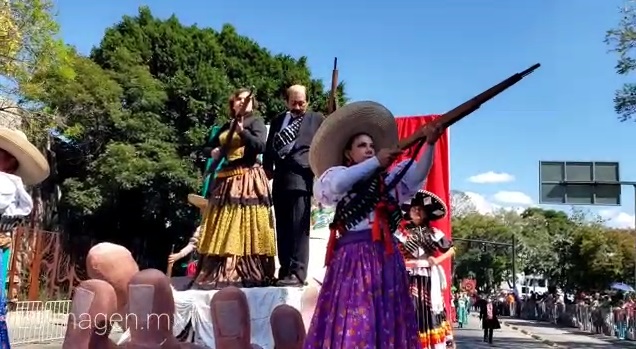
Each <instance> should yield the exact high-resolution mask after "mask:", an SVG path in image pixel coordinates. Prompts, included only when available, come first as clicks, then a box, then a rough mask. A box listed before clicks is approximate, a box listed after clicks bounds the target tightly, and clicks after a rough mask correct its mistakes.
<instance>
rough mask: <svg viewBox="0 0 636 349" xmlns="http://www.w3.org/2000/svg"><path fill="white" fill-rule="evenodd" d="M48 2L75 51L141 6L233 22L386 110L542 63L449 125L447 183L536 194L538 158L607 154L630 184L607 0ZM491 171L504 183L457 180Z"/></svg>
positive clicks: (421, 107)
mask: <svg viewBox="0 0 636 349" xmlns="http://www.w3.org/2000/svg"><path fill="white" fill-rule="evenodd" d="M56 3H57V6H58V11H59V20H60V23H61V25H62V35H63V37H64V39H65V40H66V41H67V42H68V43H70V44H72V45H75V46H76V47H78V48H79V50H80V51H81V52H84V53H87V52H89V50H90V48H91V47H92V46H95V45H97V44H98V43H99V41H100V39H101V37H102V35H103V33H104V30H105V28H106V27H108V26H110V25H112V24H113V23H115V22H117V21H119V20H120V18H121V16H122V15H125V14H131V15H134V14H135V13H136V12H137V8H138V7H139V6H141V5H148V6H150V8H151V9H152V11H153V13H154V14H155V15H156V16H159V17H168V16H170V15H171V14H173V13H174V14H176V15H177V16H178V18H179V19H180V20H181V21H182V22H183V23H185V24H195V23H196V24H198V25H199V26H206V27H212V28H216V29H220V27H221V26H222V24H223V23H231V24H233V25H234V26H235V27H236V28H237V30H238V31H239V32H240V33H241V34H243V35H247V36H250V37H252V38H253V39H255V40H256V41H258V42H259V43H260V44H261V45H263V46H265V47H267V48H269V49H270V50H271V51H273V52H284V53H288V54H291V55H293V56H297V57H298V56H301V55H304V56H307V57H308V58H309V63H310V66H311V69H312V72H313V73H314V74H315V75H316V76H318V77H322V78H323V79H324V80H325V81H327V82H328V81H329V79H330V74H331V67H332V60H333V57H334V56H337V57H338V61H339V69H340V78H341V79H342V80H344V81H346V83H347V91H348V94H349V97H351V98H352V99H353V100H361V99H371V100H376V101H379V102H381V103H383V104H385V105H386V106H387V107H389V109H391V110H392V111H393V112H394V113H395V114H396V115H421V114H431V113H441V112H444V111H446V110H448V109H450V108H452V107H454V106H455V105H456V104H458V103H460V102H463V101H464V100H465V99H467V98H469V97H471V96H473V95H474V94H476V93H478V92H481V91H482V90H483V89H485V88H487V87H490V86H491V85H493V84H494V83H496V82H499V81H500V80H502V79H503V78H505V77H507V76H509V75H511V74H512V73H515V72H518V71H520V70H523V69H525V68H527V67H529V66H530V65H532V64H534V63H536V62H540V63H541V64H542V67H541V69H539V70H538V71H536V72H535V73H534V74H532V75H531V76H530V77H528V78H527V79H524V80H523V81H522V82H521V83H519V84H518V85H516V86H514V87H513V88H512V89H510V90H508V91H506V92H505V93H504V94H502V95H500V96H499V97H498V98H497V99H495V100H493V101H491V102H489V103H488V104H487V105H485V106H483V107H482V108H481V109H480V110H479V111H477V112H476V113H474V114H473V115H471V116H470V117H469V118H468V119H466V120H463V121H462V122H461V123H459V124H457V125H456V126H453V128H452V130H451V163H452V166H451V173H452V179H451V180H452V182H451V184H452V187H453V188H455V189H459V190H463V191H468V192H470V193H472V194H471V195H473V196H474V197H475V198H476V199H477V200H478V201H483V202H484V205H488V204H490V205H495V206H499V205H501V206H510V205H516V204H517V203H515V202H514V201H527V200H528V198H527V197H529V198H530V199H531V200H532V201H533V202H536V201H537V200H538V194H539V190H538V188H539V185H538V162H539V161H540V160H582V161H591V160H594V161H619V162H621V167H622V170H621V175H622V178H623V179H624V180H636V162H634V161H633V159H632V157H630V153H629V152H628V151H626V149H629V148H633V146H634V144H635V141H634V137H631V138H630V136H632V135H633V134H634V131H635V130H636V124H634V123H619V122H618V121H617V119H616V115H615V114H614V111H613V104H612V97H613V94H614V91H615V90H616V89H617V88H619V87H620V85H621V84H622V83H623V82H624V81H625V80H624V78H622V77H619V76H617V75H616V74H615V73H614V69H613V67H614V64H615V62H616V57H615V55H613V54H611V53H608V52H607V50H608V48H607V47H606V46H605V44H604V43H603V38H604V34H605V31H606V30H607V29H609V28H611V27H613V26H615V25H616V23H617V22H618V20H619V14H618V6H619V5H620V4H621V1H618V0H576V1H573V0H533V1H501V0H498V1H497V0H445V1H405V0H397V1H392V2H389V1H376V0H372V1H365V2H362V1H360V2H355V1H354V2H336V1H333V0H324V1H317V2H315V3H313V2H308V3H305V2H296V1H289V0H279V1H276V2H265V1H255V0H245V1H241V2H230V1H202V0H189V1H179V2H177V1H167V0H151V1H146V2H140V1H130V0H129V1H123V0H119V1H101V2H96V1H91V2H89V1H79V0H57V1H56ZM361 4H363V5H361ZM630 139H631V140H630ZM630 160H631V163H630ZM489 171H493V172H497V173H507V174H510V175H511V176H513V177H514V181H508V182H505V183H493V184H478V183H472V182H471V181H469V178H470V177H471V176H475V175H478V174H481V173H487V172H489ZM511 192H512V193H511ZM523 194H524V195H525V196H524V195H523ZM505 201H509V202H505ZM633 201H634V195H633V192H632V189H631V188H626V189H625V194H624V195H623V202H624V206H623V207H620V208H611V207H610V208H599V209H596V210H595V211H597V212H601V213H602V214H603V215H605V216H606V217H608V218H611V219H612V220H613V221H612V223H613V224H625V223H628V222H630V221H631V220H633V217H630V216H628V215H632V214H633V211H634V204H633ZM600 210H602V211H600ZM632 225H633V223H632Z"/></svg>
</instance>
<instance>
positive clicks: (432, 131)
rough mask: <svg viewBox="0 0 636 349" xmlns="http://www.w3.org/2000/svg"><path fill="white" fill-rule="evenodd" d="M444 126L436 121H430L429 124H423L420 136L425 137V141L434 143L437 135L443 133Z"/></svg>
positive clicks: (437, 137)
mask: <svg viewBox="0 0 636 349" xmlns="http://www.w3.org/2000/svg"><path fill="white" fill-rule="evenodd" d="M444 130H445V129H444V127H442V125H440V124H439V123H437V122H431V123H429V124H426V125H424V127H422V128H421V129H420V132H421V133H422V137H426V143H428V144H435V142H437V140H438V139H439V137H440V136H441V135H442V134H443V133H444Z"/></svg>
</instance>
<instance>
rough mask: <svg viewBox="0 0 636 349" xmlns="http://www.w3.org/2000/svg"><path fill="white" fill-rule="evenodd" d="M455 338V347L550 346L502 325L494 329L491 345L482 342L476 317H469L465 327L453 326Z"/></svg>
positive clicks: (519, 348) (543, 348) (523, 348)
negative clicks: (498, 328) (499, 328)
mask: <svg viewBox="0 0 636 349" xmlns="http://www.w3.org/2000/svg"><path fill="white" fill-rule="evenodd" d="M454 335H455V338H456V342H457V349H485V348H514V349H526V348H527V349H529V348H532V349H546V348H551V347H550V346H548V345H545V344H542V343H541V342H540V341H538V340H536V339H533V338H532V337H530V336H528V335H525V334H523V333H521V332H520V331H515V330H513V329H511V328H507V327H502V328H501V330H498V331H495V335H494V341H493V345H492V346H491V345H490V344H488V343H484V341H483V339H484V332H483V331H482V330H481V327H480V324H479V320H478V319H477V318H476V317H472V316H471V317H469V325H468V327H465V328H455V334H454Z"/></svg>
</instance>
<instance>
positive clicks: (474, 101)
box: [399, 63, 541, 150]
mask: <svg viewBox="0 0 636 349" xmlns="http://www.w3.org/2000/svg"><path fill="white" fill-rule="evenodd" d="M540 66H541V64H539V63H537V64H535V65H533V66H531V67H530V68H528V69H526V70H524V71H522V72H520V73H516V74H514V75H512V76H510V77H509V78H507V79H505V80H504V81H502V82H500V83H498V84H497V85H495V86H493V87H491V88H489V89H487V90H486V91H484V92H482V93H480V94H478V95H477V96H475V97H473V98H471V99H469V100H468V101H466V102H464V103H462V104H460V105H459V106H457V107H455V108H453V109H452V110H450V111H448V112H446V113H445V114H444V115H442V116H441V117H440V118H439V119H437V120H436V122H438V123H440V124H441V126H442V127H443V128H448V127H450V126H451V125H453V124H454V123H456V122H457V121H459V120H461V119H463V118H465V117H466V116H468V115H470V114H471V113H472V112H474V111H475V110H477V109H479V108H480V107H481V106H482V105H483V104H484V103H486V102H488V101H489V100H491V99H493V98H494V97H495V96H497V95H498V94H500V93H502V92H503V91H505V90H507V89H508V88H510V87H511V86H512V85H514V84H516V83H518V82H519V81H521V79H523V78H524V77H526V76H528V75H529V74H531V73H532V72H534V71H535V70H536V69H537V68H539V67H540ZM423 138H425V137H422V136H421V135H420V134H419V132H415V133H414V134H413V135H411V136H409V137H407V138H405V139H404V140H401V141H400V142H399V147H400V149H402V150H405V149H407V148H409V147H411V146H412V145H414V144H415V143H417V142H418V141H421V140H422V139H423Z"/></svg>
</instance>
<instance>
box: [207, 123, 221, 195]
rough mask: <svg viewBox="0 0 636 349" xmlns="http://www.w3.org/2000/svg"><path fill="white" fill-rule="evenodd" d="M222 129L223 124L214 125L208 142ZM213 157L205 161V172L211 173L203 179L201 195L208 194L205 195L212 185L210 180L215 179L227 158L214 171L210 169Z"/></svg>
mask: <svg viewBox="0 0 636 349" xmlns="http://www.w3.org/2000/svg"><path fill="white" fill-rule="evenodd" d="M220 129H221V126H214V127H212V129H211V130H210V136H209V137H208V142H209V141H211V140H212V139H213V138H214V137H216V134H217V133H218V132H219V130H220ZM212 161H213V159H212V158H209V159H208V160H207V161H206V163H205V172H204V173H209V175H207V177H206V178H204V179H203V187H202V188H201V196H204V197H205V196H207V195H205V194H206V193H207V192H208V188H209V187H210V181H212V180H214V177H216V172H217V171H218V170H219V169H220V168H221V167H222V166H223V165H224V164H225V162H226V161H225V159H224V160H223V161H221V162H220V163H219V166H218V167H217V168H216V169H215V170H214V171H209V170H210V166H212Z"/></svg>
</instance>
